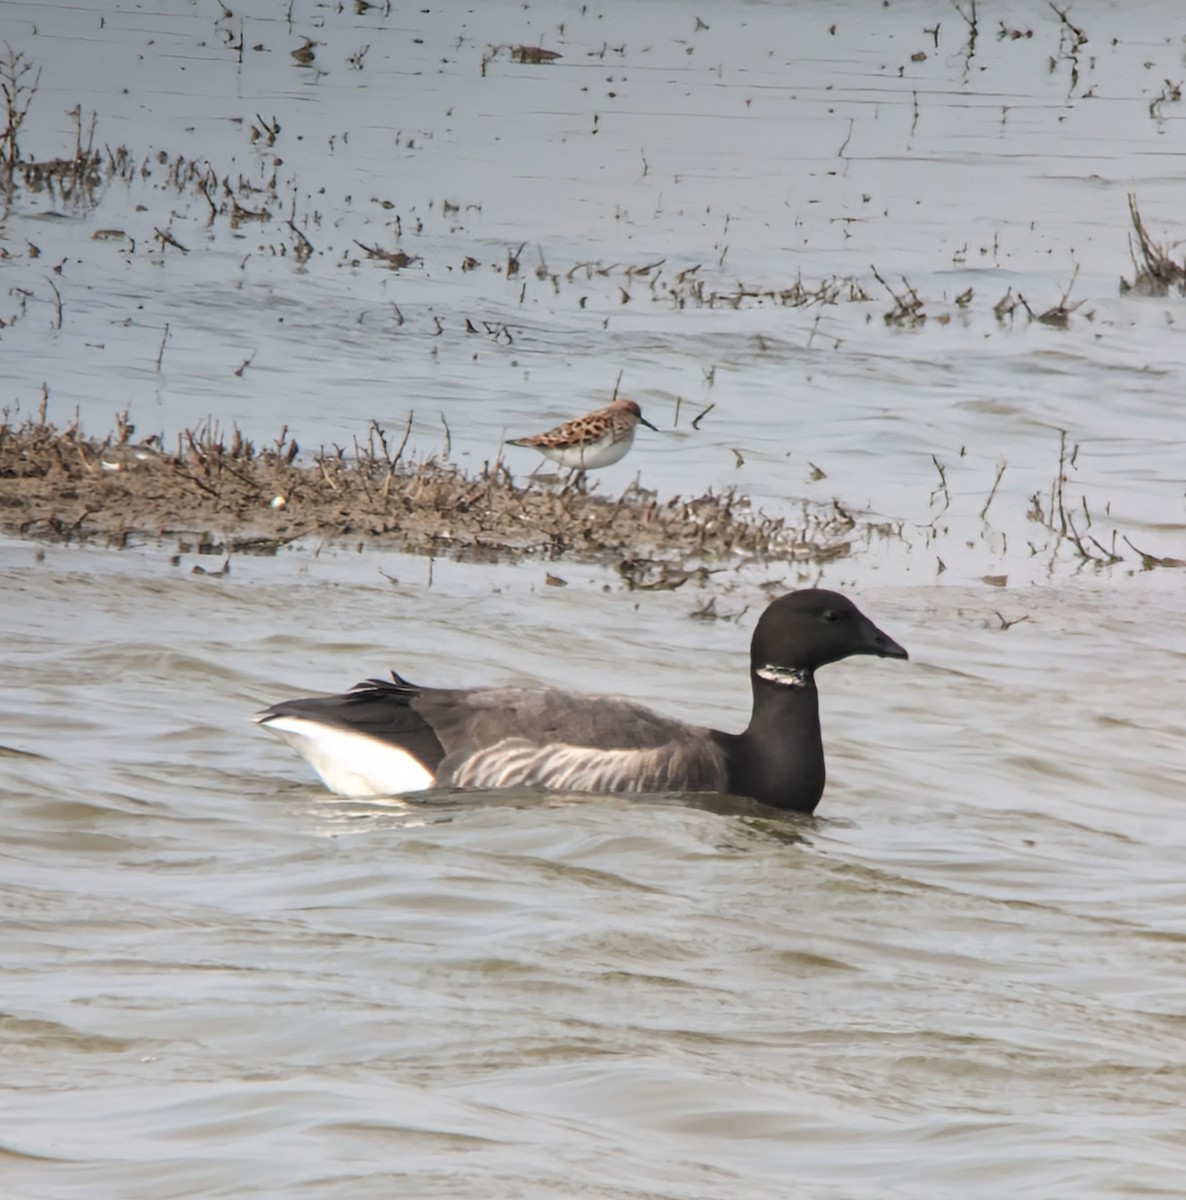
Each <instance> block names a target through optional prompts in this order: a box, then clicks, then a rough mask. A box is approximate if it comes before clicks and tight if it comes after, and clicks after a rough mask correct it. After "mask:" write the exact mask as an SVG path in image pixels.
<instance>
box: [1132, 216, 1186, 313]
mask: <svg viewBox="0 0 1186 1200" xmlns="http://www.w3.org/2000/svg"><path fill="white" fill-rule="evenodd" d="M1128 212H1129V216H1130V217H1131V218H1132V233H1131V234H1130V235H1129V239H1128V251H1129V254H1130V255H1131V256H1132V263H1133V268H1134V275H1133V281H1132V283H1129V282H1128V281H1127V280H1126V279H1122V280H1121V281H1120V291H1121V293H1124V292H1129V291H1133V292H1139V293H1140V294H1141V295H1144V296H1166V295H1168V294H1169V292H1170V291H1171V289H1173V290H1176V291H1177V292H1178V294H1179V295H1186V264H1183V263H1178V262H1175V261H1174V259H1173V257H1172V256H1171V250H1172V249H1173V247H1171V246H1168V245H1158V243H1156V242H1155V241H1154V240H1153V239H1152V237H1150V236H1149V231H1148V230H1147V229H1146V228H1145V222H1144V221H1142V220H1141V212H1140V209H1139V208H1138V207H1137V198H1136V196H1135V195H1133V194H1132V193H1130V194H1129V197H1128ZM1134 239H1135V242H1136V245H1135V246H1134V244H1133V242H1134Z"/></svg>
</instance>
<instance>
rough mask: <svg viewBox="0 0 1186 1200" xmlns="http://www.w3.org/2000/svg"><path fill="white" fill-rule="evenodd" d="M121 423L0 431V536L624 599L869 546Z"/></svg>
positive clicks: (815, 530)
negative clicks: (494, 582)
mask: <svg viewBox="0 0 1186 1200" xmlns="http://www.w3.org/2000/svg"><path fill="white" fill-rule="evenodd" d="M134 435H135V429H134V427H133V426H132V425H131V424H129V423H128V422H127V421H126V420H124V419H119V418H117V421H116V428H115V430H114V431H112V432H111V433H109V434H107V435H106V436H104V437H102V438H98V437H94V436H90V435H87V434H85V433H84V432H83V431H82V430H81V429H80V428H79V426H78V424H77V422H75V423H71V424H69V425H67V426H65V427H63V428H59V427H57V426H56V425H55V424H54V423H53V422H51V421H49V420H47V419H46V418H45V416H44V414H42V415H41V416H39V417H37V418H35V419H29V420H26V421H24V422H23V423H20V424H17V423H10V422H8V421H5V422H4V423H0V532H3V533H4V534H7V535H9V536H12V537H19V538H31V539H47V540H53V541H59V542H85V543H91V544H101V545H107V546H110V547H114V548H124V547H127V546H130V545H135V544H140V543H143V542H145V541H167V540H168V539H170V538H174V537H178V538H182V539H184V540H186V541H189V540H191V539H195V540H196V541H197V542H198V543H199V544H200V545H206V546H221V547H225V551H226V553H228V554H231V553H255V554H261V553H262V554H268V553H275V552H276V550H277V549H279V547H281V546H283V545H286V544H288V543H290V542H294V541H298V540H302V539H315V540H319V541H331V542H340V543H353V544H357V545H358V546H360V547H374V548H383V549H391V550H400V551H404V552H410V553H418V554H427V555H438V556H449V557H459V558H468V559H511V560H513V559H521V558H529V557H535V558H542V559H547V560H562V559H566V560H570V561H575V562H600V563H605V562H612V561H615V560H620V561H618V566H619V570H620V572H621V573H622V575H623V577H624V578H626V579H627V582H629V583H632V584H633V585H635V586H643V587H645V586H664V581H666V586H673V583H672V580H673V578H678V576H679V575H680V573H681V572H683V571H686V570H691V569H694V568H695V567H696V566H703V565H708V564H720V565H731V564H733V563H736V562H740V561H747V560H765V559H778V560H780V561H798V562H821V561H825V560H828V559H833V558H837V557H842V556H844V555H847V554H848V553H850V551H851V550H852V548H853V546H854V543H856V542H859V541H860V540H861V539H862V538H864V537H867V536H869V535H870V534H871V533H872V532H874V527H872V526H863V525H862V524H861V523H860V522H858V520H857V519H856V518H855V517H853V516H852V515H851V514H849V513H848V512H846V511H845V510H844V509H843V508H842V507H841V506H840V505H839V504H836V503H833V504H831V505H828V506H818V505H816V506H809V505H808V504H806V502H803V503H801V505H800V509H799V512H798V514H797V517H796V519H795V520H793V521H792V520H788V519H787V518H786V517H773V516H769V515H767V514H765V513H763V512H761V511H757V510H755V509H753V508H752V507H751V506H750V504H749V501H748V500H747V498H746V497H744V496H742V495H740V494H738V493H737V492H735V491H733V490H731V489H726V490H723V491H720V492H715V491H711V490H710V491H707V492H705V493H704V494H703V495H700V496H696V497H692V498H687V499H685V498H681V497H678V496H677V497H672V498H669V499H660V498H659V497H658V496H657V495H656V494H655V493H654V492H652V491H648V490H647V489H646V488H644V487H642V486H641V484H639V483H635V484H633V485H631V486H630V487H629V488H627V489H626V491H625V492H623V493H622V494H621V495H620V496H617V497H612V498H611V497H606V496H602V495H599V494H598V493H597V492H596V490H595V487H596V484H595V482H594V483H591V484H590V485H589V487H590V489H593V490H585V489H584V488H583V487H582V486H581V485H580V482H579V481H574V480H565V479H562V478H557V477H552V478H550V479H546V480H540V479H538V478H537V479H530V478H529V479H528V480H526V481H525V482H524V483H518V482H516V481H515V479H514V478H513V477H512V475H511V473H510V472H509V471H508V469H507V468H506V466H505V465H504V464H503V463H502V462H501V461H495V462H494V463H486V464H484V465H483V467H482V469H481V470H480V471H477V472H469V471H466V470H465V469H463V468H462V467H460V466H458V465H457V464H455V463H452V462H450V461H448V460H447V459H445V458H442V457H438V456H435V455H430V456H427V457H411V456H406V455H405V453H404V450H405V447H404V445H400V444H397V442H398V438H396V439H393V438H392V437H391V436H390V434H389V433H388V431H385V430H383V429H382V428H380V427H379V426H378V425H377V424H374V423H373V424H372V426H371V430H370V436H369V438H368V440H367V442H366V443H365V444H360V443H356V444H355V445H354V446H353V447H352V448H351V449H350V451H346V450H345V449H343V448H340V447H334V449H333V450H332V451H331V452H325V451H321V452H319V453H317V454H316V455H312V456H309V457H305V456H302V455H301V453H300V450H299V448H298V446H297V444H296V443H295V442H294V441H292V440H290V439H288V438H287V436H286V435H285V434H284V433H282V434H281V436H280V437H279V438H277V439H276V441H275V442H274V443H272V444H271V445H269V446H265V447H257V446H256V445H254V444H253V443H252V442H251V441H248V440H247V439H245V438H244V437H242V435H241V434H240V433H239V432H238V431H237V430H236V431H233V432H232V434H231V436H230V437H229V438H227V437H224V436H223V435H222V434H221V433H220V432H219V431H218V430H217V429H216V428H211V427H205V428H202V429H199V430H186V431H185V432H184V433H183V434H182V435H181V436H180V437H179V438H178V439H177V440H176V444H175V445H174V446H173V447H171V448H170V449H168V450H166V449H165V448H164V446H163V444H162V440H161V439H160V438H159V437H157V436H151V437H148V438H144V439H140V440H136V439H135V436H134Z"/></svg>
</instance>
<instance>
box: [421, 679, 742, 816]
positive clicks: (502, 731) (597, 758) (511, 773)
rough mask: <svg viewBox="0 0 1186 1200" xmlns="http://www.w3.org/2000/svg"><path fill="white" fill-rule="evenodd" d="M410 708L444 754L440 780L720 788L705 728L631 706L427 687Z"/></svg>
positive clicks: (713, 745)
mask: <svg viewBox="0 0 1186 1200" xmlns="http://www.w3.org/2000/svg"><path fill="white" fill-rule="evenodd" d="M411 707H412V708H413V709H414V710H415V712H416V713H417V714H418V715H419V716H420V717H422V718H423V719H424V721H425V723H426V724H427V725H429V726H430V727H431V728H432V731H433V733H434V734H435V735H436V737H437V739H438V741H439V742H440V744H441V747H442V749H443V750H444V757H443V758H442V760H441V762H440V765H439V767H438V768H437V782H438V783H439V784H446V785H448V784H452V785H455V786H459V787H473V788H505V787H546V788H553V789H556V790H564V791H580V792H664V791H703V792H710V791H725V790H727V787H728V778H729V772H728V764H727V761H726V758H725V754H724V751H723V750H722V748H721V746H720V745H719V744H718V742H717V740H716V739H715V738H714V737H713V735H712V734H711V733H710V731H709V730H707V729H703V728H700V727H698V726H695V725H686V724H684V723H683V722H682V721H674V720H672V719H670V718H668V717H663V716H661V715H660V714H658V713H656V712H653V711H652V710H651V709H649V708H646V707H645V706H644V705H641V704H635V703H634V702H632V701H629V700H619V699H614V698H610V697H603V696H584V695H580V694H578V693H573V692H564V691H559V690H557V689H551V688H482V689H480V690H478V691H472V692H466V691H448V690H443V689H433V688H427V689H424V690H422V691H421V692H420V693H419V695H417V696H415V697H414V698H413V699H412V701H411Z"/></svg>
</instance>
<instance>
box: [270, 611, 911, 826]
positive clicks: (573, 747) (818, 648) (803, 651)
mask: <svg viewBox="0 0 1186 1200" xmlns="http://www.w3.org/2000/svg"><path fill="white" fill-rule="evenodd" d="M851 654H876V655H879V656H880V657H882V658H906V657H907V654H906V651H905V650H903V649H902V647H901V646H899V645H898V644H897V642H895V641H894V640H893V639H892V638H890V637H888V636H887V635H886V634H884V633H882V632H881V630H880V629H878V628H877V626H876V625H874V624H873V622H872V621H870V620H869V618H868V617H866V616H865V615H864V614H863V613H861V612H860V610H859V609H858V608H857V607H856V605H855V604H853V603H852V601H851V600H848V599H847V598H845V597H844V596H841V595H840V594H839V593H837V592H829V591H825V590H823V589H822V588H806V589H804V590H802V591H798V592H790V593H789V594H787V595H785V596H781V597H780V598H779V599H777V600H775V601H774V602H773V603H772V604H771V605H770V606H769V607H768V608H767V609H766V611H765V612H764V613H763V614H762V616H761V618H760V620H759V621H758V625H757V628H756V629H755V630H754V637H753V642H752V644H751V646H750V684H751V685H752V687H753V695H754V702H753V713H752V715H751V717H750V723H749V727H748V728H747V729H746V730H745V732H744V733H721V732H720V731H718V730H716V729H705V728H701V727H699V726H696V725H686V724H684V723H683V722H682V721H675V720H672V719H671V718H670V717H663V716H660V715H659V714H658V713H655V712H652V711H651V710H650V709H649V708H645V707H644V706H643V705H641V704H635V703H633V702H632V701H630V700H619V699H614V698H610V697H604V696H583V695H580V694H579V693H573V692H565V691H560V690H558V689H555V688H544V687H540V688H527V687H490V688H476V689H456V690H455V689H446V688H424V687H418V686H416V685H415V684H411V683H409V682H408V681H407V680H406V679H402V678H401V677H400V676H399V675H397V674H395V672H392V677H391V679H390V680H386V679H368V680H367V681H366V682H364V683H360V684H358V685H357V686H356V687H355V688H354V689H353V690H352V691H349V692H346V693H345V694H343V695H340V696H324V697H312V698H309V699H305V700H285V701H282V702H281V703H279V704H274V705H273V706H272V707H271V708H269V709H266V710H265V711H264V712H261V713H258V714H256V716H255V718H254V719H255V720H256V721H257V722H258V723H259V724H261V725H262V726H263V727H264V728H265V729H268V730H270V731H271V732H272V733H274V734H276V735H277V736H279V737H281V738H283V739H284V741H286V742H288V744H289V745H291V746H292V747H293V748H294V749H295V750H296V751H297V752H298V753H299V754H301V755H302V756H303V757H304V758H306V759H307V760H308V761H309V762H310V763H311V764H312V766H313V769H314V770H315V771H316V772H317V774H318V775H320V776H321V778H322V780H323V781H324V782H325V785H326V786H327V787H328V788H329V789H330V790H331V791H333V792H337V793H338V794H339V795H343V796H390V795H400V794H403V793H406V792H414V791H421V790H423V789H425V788H431V787H435V786H442V787H467V788H508V787H543V788H552V789H555V790H561V791H573V792H672V791H676V792H730V793H732V794H734V795H738V796H748V797H750V798H752V799H754V800H757V801H759V802H760V803H762V804H768V805H772V806H773V807H775V808H783V809H789V810H791V811H793V812H801V813H809V812H812V811H813V810H814V809H815V806H816V805H817V804H818V803H819V799H820V796H821V795H822V794H823V790H824V747H823V742H822V740H821V738H820V724H819V693H818V692H817V691H816V686H815V671H816V668H817V667H822V666H825V665H826V664H828V663H832V662H837V661H838V660H840V659H842V658H847V657H848V656H849V655H851Z"/></svg>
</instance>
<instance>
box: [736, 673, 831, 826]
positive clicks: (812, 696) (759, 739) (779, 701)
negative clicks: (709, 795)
mask: <svg viewBox="0 0 1186 1200" xmlns="http://www.w3.org/2000/svg"><path fill="white" fill-rule="evenodd" d="M750 679H751V682H752V684H753V691H754V708H753V714H752V716H751V717H750V723H749V728H747V729H746V731H745V732H744V733H722V734H717V735H716V736H717V738H718V740H719V741H720V743H721V745H722V747H723V749H724V751H725V755H726V757H727V758H728V761H729V790H730V791H731V792H732V793H733V794H734V795H737V796H749V797H751V798H752V799H754V800H757V801H759V802H760V803H762V804H769V805H771V806H772V807H774V808H785V809H789V810H790V811H792V812H802V813H809V812H813V811H814V810H815V806H816V805H817V804H818V803H819V800H820V797H821V796H822V795H823V793H824V743H823V738H822V737H821V735H820V724H819V691H818V690H817V689H816V686H815V676H814V674H813V673H812V671H811V670H809V669H803V670H800V671H796V672H795V678H794V680H792V679H790V678H789V677H788V678H783V679H777V680H776V679H773V678H771V677H770V676H769V675H767V676H766V677H763V674H762V672H761V671H760V670H757V671H751V673H750Z"/></svg>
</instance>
